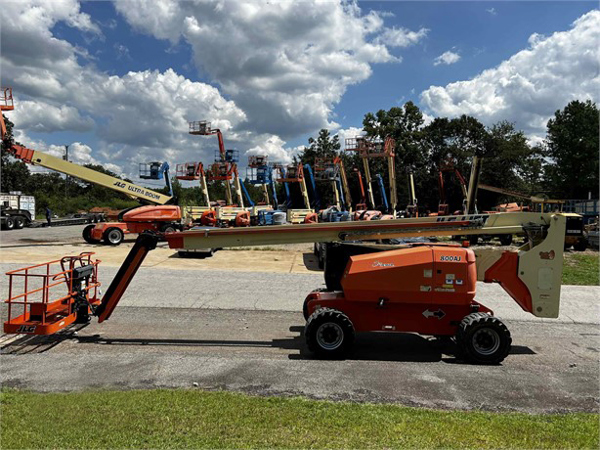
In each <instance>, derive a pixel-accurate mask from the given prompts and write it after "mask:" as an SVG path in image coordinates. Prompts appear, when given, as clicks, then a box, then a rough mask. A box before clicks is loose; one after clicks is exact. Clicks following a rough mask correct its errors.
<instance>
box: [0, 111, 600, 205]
mask: <svg viewBox="0 0 600 450" xmlns="http://www.w3.org/2000/svg"><path fill="white" fill-rule="evenodd" d="M5 122H6V124H7V131H8V133H7V136H6V139H5V142H3V143H2V155H1V170H2V173H1V175H2V177H1V189H2V192H10V191H22V192H23V193H24V194H26V195H34V196H35V197H36V202H37V208H38V211H39V212H40V213H41V212H42V211H43V210H44V209H45V208H46V206H48V207H50V209H52V210H53V211H55V212H56V213H58V214H60V215H64V214H68V213H74V212H77V211H87V210H89V209H91V208H93V207H96V206H102V207H110V208H114V209H122V208H126V207H129V206H133V205H135V204H136V201H135V200H132V199H130V198H128V197H126V196H125V195H123V194H120V193H118V192H115V191H112V190H110V189H108V188H104V187H101V186H97V185H94V184H92V183H86V182H84V181H81V180H76V179H73V178H69V179H65V178H64V177H63V176H61V175H59V174H57V173H32V172H31V171H30V170H29V168H28V167H27V165H26V164H24V163H23V162H21V161H15V160H13V159H12V158H10V157H9V153H8V152H7V151H6V146H7V144H8V143H9V142H12V141H13V136H12V128H13V124H12V122H10V121H9V120H8V119H7V118H6V117H5ZM598 129H599V116H598V108H597V106H596V104H595V103H593V102H591V101H589V100H588V101H577V100H575V101H572V102H570V103H569V104H568V105H566V106H565V107H564V108H563V109H562V110H557V111H556V112H555V114H554V117H553V118H552V119H550V120H549V121H548V124H547V134H546V138H545V140H544V141H543V142H540V143H538V144H536V145H530V143H528V141H527V138H526V136H525V134H524V133H523V131H521V130H518V129H516V128H515V125H514V124H513V123H510V122H507V121H501V122H498V123H496V124H494V125H492V126H489V127H486V126H485V125H483V124H482V123H481V122H479V120H477V118H475V117H472V116H467V115H463V116H460V117H457V118H453V119H450V118H445V117H438V118H435V119H433V120H432V121H431V122H430V123H428V124H425V120H424V117H423V113H422V111H420V109H419V108H418V107H417V106H416V105H415V104H414V103H412V102H408V103H406V104H404V105H403V106H401V107H393V108H390V109H389V110H387V111H386V110H379V111H377V112H375V113H367V114H366V115H365V116H364V120H363V130H364V134H365V135H366V136H367V137H370V138H385V137H386V136H391V137H393V138H394V139H395V142H396V147H395V154H396V157H395V165H396V167H395V169H396V175H397V181H396V185H397V195H398V199H399V204H398V207H399V209H403V208H404V207H405V205H406V204H407V203H408V201H409V189H408V172H409V171H412V173H413V174H414V179H415V187H416V196H417V198H418V200H419V208H420V209H421V210H422V211H423V212H425V211H427V210H429V211H436V210H437V205H438V202H439V197H440V194H439V192H438V184H437V179H438V171H439V169H440V168H441V167H442V165H443V164H444V163H445V162H446V161H448V160H451V161H452V162H453V164H454V165H455V167H456V168H457V169H458V170H459V171H460V172H461V173H462V174H463V175H464V177H465V178H468V176H469V173H470V165H471V160H472V157H473V156H474V155H477V156H479V157H482V158H483V166H482V172H481V178H480V182H481V183H485V184H488V185H492V186H495V187H498V188H504V189H509V190H513V191H518V192H522V193H524V194H528V195H536V196H541V195H545V196H547V197H549V198H577V199H583V198H587V197H588V193H589V192H591V193H592V197H593V198H598V171H599V167H598V159H599V153H598V149H599V140H598ZM342 144H343V143H341V142H340V141H339V137H338V136H337V135H331V133H330V132H329V130H327V129H322V130H321V131H320V132H319V134H318V136H316V137H311V138H309V140H308V145H306V146H305V148H304V150H303V151H302V152H300V154H299V155H298V157H295V158H294V162H295V163H302V164H309V165H311V167H314V165H315V162H316V159H317V158H331V157H334V156H335V155H340V157H341V158H342V159H343V162H344V166H345V168H346V171H347V176H348V180H349V184H350V190H351V193H352V197H353V201H354V202H357V201H358V200H359V196H360V195H359V183H358V177H357V175H356V172H354V171H353V169H354V168H356V169H358V170H361V171H362V162H361V160H360V158H359V156H358V155H357V154H356V153H354V152H344V151H342ZM369 163H370V168H371V173H372V174H373V175H375V174H381V175H383V178H384V180H385V187H386V190H387V191H388V194H389V185H388V180H387V175H386V174H387V165H386V164H387V162H386V161H385V159H383V158H376V159H371V160H370V162H369ZM86 167H89V168H91V169H94V170H98V171H101V172H104V173H107V174H109V175H112V176H117V175H116V174H114V173H112V172H110V171H108V170H106V169H104V168H103V167H102V166H99V165H90V164H87V165H86ZM128 181H129V180H128ZM244 184H245V186H246V187H247V189H248V191H249V192H250V195H251V197H252V198H253V199H254V200H255V202H256V201H259V200H261V199H262V195H261V190H260V189H259V188H258V187H256V186H254V185H252V184H251V183H249V182H248V180H245V183H244ZM445 185H446V196H447V198H448V201H449V203H450V210H451V211H453V210H456V209H459V208H460V206H461V204H462V193H461V189H460V186H459V184H458V182H457V181H456V180H453V179H452V178H451V177H450V178H448V179H447V180H446V183H445ZM208 187H209V195H210V197H211V199H223V198H225V186H224V184H223V182H220V181H214V182H209V183H208ZM173 189H174V194H175V195H176V196H177V197H178V199H179V203H180V204H182V205H197V204H201V203H200V202H202V195H201V192H200V189H199V187H191V188H184V187H183V186H182V185H181V184H180V183H179V182H178V181H177V180H174V181H173ZM277 189H278V197H279V200H280V202H282V201H283V199H284V191H283V186H281V184H279V185H278V186H277ZM318 189H319V194H320V197H321V198H322V206H325V205H326V204H328V203H331V202H332V200H333V192H332V190H331V187H330V185H329V184H328V183H322V184H321V183H319V184H318ZM156 190H159V189H156ZM291 190H292V194H293V199H294V202H295V204H294V206H295V207H301V199H300V196H299V193H298V190H297V189H296V188H294V187H293V186H292V188H291ZM162 191H163V192H164V191H165V190H164V189H162ZM375 192H377V190H376V189H375ZM376 199H377V200H376V201H377V202H381V197H380V196H379V195H376ZM510 200H513V201H514V199H511V198H509V197H505V196H502V195H501V194H496V193H492V192H487V191H480V192H479V195H478V205H479V209H480V210H486V209H491V208H492V207H493V206H495V205H496V204H498V203H501V202H505V201H510Z"/></svg>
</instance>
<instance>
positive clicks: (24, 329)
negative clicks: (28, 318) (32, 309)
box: [17, 325, 35, 333]
mask: <svg viewBox="0 0 600 450" xmlns="http://www.w3.org/2000/svg"><path fill="white" fill-rule="evenodd" d="M34 332H35V325H21V326H20V327H19V329H18V330H17V333H34Z"/></svg>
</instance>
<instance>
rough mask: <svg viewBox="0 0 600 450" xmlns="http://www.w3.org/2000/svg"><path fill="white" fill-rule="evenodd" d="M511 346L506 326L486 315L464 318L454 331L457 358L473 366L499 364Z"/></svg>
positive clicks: (495, 318)
mask: <svg viewBox="0 0 600 450" xmlns="http://www.w3.org/2000/svg"><path fill="white" fill-rule="evenodd" d="M511 344H512V338H511V337H510V331H508V328H506V325H504V323H503V322H502V321H501V320H500V319H498V318H497V317H494V316H490V315H489V314H486V313H473V314H469V315H468V316H465V318H464V319H463V320H462V321H461V322H460V324H459V325H458V330H457V331H456V347H457V357H458V358H459V359H464V360H465V361H467V362H470V363H474V364H500V363H501V362H502V361H503V360H504V358H506V356H508V354H509V352H510V347H511Z"/></svg>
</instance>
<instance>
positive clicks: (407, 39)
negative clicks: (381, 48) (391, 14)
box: [377, 28, 429, 47]
mask: <svg viewBox="0 0 600 450" xmlns="http://www.w3.org/2000/svg"><path fill="white" fill-rule="evenodd" d="M427 33H429V29H428V28H421V29H420V30H419V31H411V30H408V29H406V28H387V29H386V30H385V31H384V32H383V33H382V34H381V35H380V36H379V37H378V38H377V41H378V42H381V43H382V44H386V45H389V46H390V47H408V46H410V45H414V44H416V43H418V42H419V41H421V40H422V39H424V38H425V37H426V36H427Z"/></svg>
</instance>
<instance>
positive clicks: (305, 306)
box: [302, 296, 310, 321]
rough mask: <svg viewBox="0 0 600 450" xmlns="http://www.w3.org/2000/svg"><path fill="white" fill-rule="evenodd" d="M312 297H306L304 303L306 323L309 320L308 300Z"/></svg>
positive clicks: (303, 311)
mask: <svg viewBox="0 0 600 450" xmlns="http://www.w3.org/2000/svg"><path fill="white" fill-rule="evenodd" d="M309 298H310V297H308V296H307V297H306V298H305V299H304V303H302V315H303V316H304V321H307V320H308V300H309Z"/></svg>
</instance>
